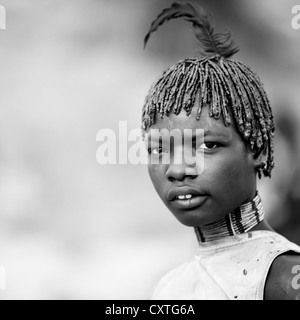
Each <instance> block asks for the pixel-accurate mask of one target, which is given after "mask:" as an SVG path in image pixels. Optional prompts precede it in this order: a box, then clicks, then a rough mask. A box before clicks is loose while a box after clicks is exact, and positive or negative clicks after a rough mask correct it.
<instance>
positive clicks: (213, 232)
mask: <svg viewBox="0 0 300 320" xmlns="http://www.w3.org/2000/svg"><path fill="white" fill-rule="evenodd" d="M264 215H265V212H264V208H263V205H262V200H261V197H260V195H259V194H258V193H256V196H255V198H254V199H253V200H251V201H250V202H248V203H245V204H242V205H241V206H239V207H238V208H237V209H235V210H234V211H233V212H231V213H230V214H229V215H227V216H226V217H225V218H223V219H221V220H219V221H217V222H213V223H210V224H207V225H205V226H203V227H201V228H200V227H195V228H194V229H195V232H196V236H197V239H198V242H199V243H203V242H209V241H214V240H219V239H221V238H223V237H228V236H233V235H237V234H242V233H245V232H247V231H249V230H250V229H252V228H253V227H255V226H256V225H258V224H259V223H260V222H261V221H263V220H264Z"/></svg>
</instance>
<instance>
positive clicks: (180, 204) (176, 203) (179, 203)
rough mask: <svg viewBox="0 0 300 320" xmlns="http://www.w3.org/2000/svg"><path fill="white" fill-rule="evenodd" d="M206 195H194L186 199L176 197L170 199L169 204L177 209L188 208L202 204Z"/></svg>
mask: <svg viewBox="0 0 300 320" xmlns="http://www.w3.org/2000/svg"><path fill="white" fill-rule="evenodd" d="M207 197H208V196H207V195H196V196H192V198H190V199H186V200H179V199H177V198H176V199H175V200H173V201H171V202H170V204H171V206H172V207H174V208H177V209H183V210H190V209H194V208H196V207H199V206H201V205H203V204H204V202H205V201H206V200H207Z"/></svg>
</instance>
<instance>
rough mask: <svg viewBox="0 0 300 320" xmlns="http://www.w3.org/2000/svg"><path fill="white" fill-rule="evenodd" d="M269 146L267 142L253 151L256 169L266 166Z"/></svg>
mask: <svg viewBox="0 0 300 320" xmlns="http://www.w3.org/2000/svg"><path fill="white" fill-rule="evenodd" d="M267 151H268V146H267V144H266V143H265V144H264V145H263V146H262V147H261V149H260V150H259V151H258V152H254V153H253V151H252V155H253V160H254V166H255V168H256V169H261V168H262V167H263V166H265V161H266V157H267Z"/></svg>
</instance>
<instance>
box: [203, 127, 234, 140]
mask: <svg viewBox="0 0 300 320" xmlns="http://www.w3.org/2000/svg"><path fill="white" fill-rule="evenodd" d="M206 136H212V137H222V138H226V139H227V140H228V139H230V137H231V135H230V134H228V133H225V132H221V131H211V130H209V129H208V130H205V131H204V137H206Z"/></svg>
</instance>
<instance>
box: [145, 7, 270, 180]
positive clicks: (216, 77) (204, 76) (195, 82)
mask: <svg viewBox="0 0 300 320" xmlns="http://www.w3.org/2000/svg"><path fill="white" fill-rule="evenodd" d="M179 17H183V18H184V19H185V20H187V21H189V22H192V23H193V27H194V32H195V35H196V37H197V39H198V40H199V41H200V42H201V44H202V46H201V49H202V51H201V57H198V58H187V59H184V60H182V61H179V62H178V63H177V64H176V65H174V66H172V67H170V68H168V69H167V70H165V71H164V72H163V73H162V74H161V76H160V77H159V78H158V79H157V80H156V81H155V82H154V83H153V85H152V87H151V89H150V91H149V93H148V95H147V96H146V99H145V103H144V106H143V110H142V133H143V136H145V133H146V132H147V131H148V130H149V129H150V127H151V126H152V125H153V124H154V123H155V121H156V118H157V117H158V116H160V117H161V118H163V117H164V116H168V115H169V114H170V113H173V114H175V115H178V114H179V113H181V112H182V111H184V112H186V115H187V116H188V115H190V113H191V111H192V108H194V107H197V112H196V119H197V120H199V119H200V116H201V111H202V108H203V107H205V106H208V108H209V115H210V117H213V118H215V119H219V118H221V117H222V118H223V121H224V125H225V126H229V125H230V124H231V123H232V122H234V123H235V124H236V127H237V129H238V132H239V133H240V135H241V136H242V138H243V139H244V140H245V141H246V143H248V144H249V145H250V148H251V150H252V151H253V152H254V154H255V155H256V156H258V155H259V154H261V153H262V152H263V151H264V150H265V152H266V165H265V167H264V168H263V174H264V175H265V176H269V177H271V171H272V169H273V168H274V143H273V138H274V131H275V127H274V121H273V115H272V110H271V107H270V102H269V100H268V97H267V94H266V92H265V90H264V88H263V85H262V83H261V81H260V79H259V77H258V76H257V75H256V74H255V73H254V72H253V71H252V70H251V69H250V68H249V67H248V66H246V65H245V64H243V63H241V62H239V61H236V60H232V59H230V57H231V56H232V55H233V54H235V53H236V52H238V51H239V49H238V47H237V46H236V45H235V44H234V41H233V40H232V38H231V34H230V32H229V31H227V32H226V33H222V34H219V33H217V34H216V33H215V32H214V28H213V26H212V25H211V23H210V20H209V17H208V15H207V14H206V13H205V12H204V10H203V9H202V8H201V7H200V6H198V5H196V4H195V3H174V4H173V5H172V6H171V7H170V8H167V9H165V10H164V11H163V12H162V13H161V14H160V15H159V16H158V17H157V18H156V20H154V21H153V22H152V25H151V28H150V30H149V32H148V34H147V35H146V37H145V42H144V43H145V46H146V44H147V42H148V40H149V37H150V34H151V33H152V32H154V31H156V30H157V29H158V27H159V26H160V25H162V24H163V23H164V22H165V21H167V20H170V19H174V18H179ZM197 98H198V99H197ZM196 99H197V101H199V104H198V105H196V106H195V101H196Z"/></svg>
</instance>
